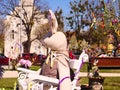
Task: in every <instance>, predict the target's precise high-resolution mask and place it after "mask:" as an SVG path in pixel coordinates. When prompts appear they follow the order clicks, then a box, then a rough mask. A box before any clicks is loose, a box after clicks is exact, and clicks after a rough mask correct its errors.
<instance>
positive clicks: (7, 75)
mask: <svg viewBox="0 0 120 90" xmlns="http://www.w3.org/2000/svg"><path fill="white" fill-rule="evenodd" d="M100 75H101V76H103V77H120V73H100ZM79 76H80V77H87V73H86V72H80V73H79ZM17 77H18V72H17V71H5V72H4V73H3V78H17Z"/></svg>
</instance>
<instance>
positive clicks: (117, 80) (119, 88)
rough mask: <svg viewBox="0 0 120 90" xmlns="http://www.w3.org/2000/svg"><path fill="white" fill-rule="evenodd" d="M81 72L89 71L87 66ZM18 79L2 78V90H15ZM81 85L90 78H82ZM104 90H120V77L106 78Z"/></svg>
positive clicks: (0, 89) (34, 68)
mask: <svg viewBox="0 0 120 90" xmlns="http://www.w3.org/2000/svg"><path fill="white" fill-rule="evenodd" d="M30 69H32V70H38V69H39V67H38V66H32V67H31V68H30ZM81 71H87V68H86V65H84V66H83V67H82V69H81ZM100 72H120V70H103V71H102V70H101V71H100ZM16 82H17V78H2V79H0V90H2V88H5V90H14V86H15V83H16ZM79 82H80V84H88V78H86V77H85V78H81V79H80V81H79ZM103 86H104V90H120V77H106V78H105V80H104V84H103Z"/></svg>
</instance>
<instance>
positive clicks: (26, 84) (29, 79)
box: [17, 50, 89, 90]
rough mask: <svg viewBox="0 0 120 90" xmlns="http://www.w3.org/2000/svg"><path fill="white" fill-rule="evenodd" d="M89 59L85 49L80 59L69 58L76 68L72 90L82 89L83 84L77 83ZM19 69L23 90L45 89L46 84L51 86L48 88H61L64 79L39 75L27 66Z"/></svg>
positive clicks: (51, 89) (55, 89) (20, 84)
mask: <svg viewBox="0 0 120 90" xmlns="http://www.w3.org/2000/svg"><path fill="white" fill-rule="evenodd" d="M88 59H89V58H88V55H87V54H86V52H85V51H84V50H83V52H82V53H81V55H80V56H79V59H78V60H77V59H74V60H71V59H70V60H69V65H70V68H72V69H75V72H74V74H75V76H74V79H73V81H72V84H71V86H72V89H71V90H81V86H77V85H76V84H77V81H78V80H79V72H80V69H81V67H82V65H83V63H84V62H88ZM17 70H18V71H19V77H18V83H19V86H20V88H22V89H23V90H28V89H29V90H43V87H44V86H46V85H47V86H49V89H48V90H59V85H60V84H61V83H62V80H63V79H64V78H63V79H62V80H59V79H55V78H51V77H48V76H43V75H39V74H38V73H37V72H36V71H32V70H29V69H25V68H18V69H17ZM65 78H67V77H65Z"/></svg>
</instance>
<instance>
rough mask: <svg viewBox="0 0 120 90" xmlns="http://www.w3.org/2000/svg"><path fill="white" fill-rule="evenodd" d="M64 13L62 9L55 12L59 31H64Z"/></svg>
mask: <svg viewBox="0 0 120 90" xmlns="http://www.w3.org/2000/svg"><path fill="white" fill-rule="evenodd" d="M62 13H63V11H62V9H57V10H56V11H55V16H56V18H57V21H58V31H64V20H63V16H62Z"/></svg>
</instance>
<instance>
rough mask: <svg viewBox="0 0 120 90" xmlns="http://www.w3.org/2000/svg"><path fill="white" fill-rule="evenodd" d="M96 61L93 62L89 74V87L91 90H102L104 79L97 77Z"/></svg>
mask: <svg viewBox="0 0 120 90" xmlns="http://www.w3.org/2000/svg"><path fill="white" fill-rule="evenodd" d="M97 63H98V60H95V61H94V63H93V67H92V73H91V74H89V76H88V78H89V86H90V87H91V88H92V90H103V83H104V79H105V78H104V77H102V76H100V75H99V69H98V67H97Z"/></svg>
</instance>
